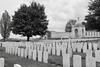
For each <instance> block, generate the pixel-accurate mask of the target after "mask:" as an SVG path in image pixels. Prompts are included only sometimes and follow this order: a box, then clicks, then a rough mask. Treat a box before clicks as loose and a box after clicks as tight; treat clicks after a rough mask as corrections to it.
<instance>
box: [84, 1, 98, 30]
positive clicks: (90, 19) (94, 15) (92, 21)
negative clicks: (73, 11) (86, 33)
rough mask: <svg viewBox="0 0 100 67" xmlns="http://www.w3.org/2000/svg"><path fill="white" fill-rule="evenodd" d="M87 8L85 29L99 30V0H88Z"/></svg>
mask: <svg viewBox="0 0 100 67" xmlns="http://www.w3.org/2000/svg"><path fill="white" fill-rule="evenodd" d="M88 10H89V14H88V15H87V16H86V17H85V20H86V21H87V23H86V29H87V30H97V31H100V0H90V2H89V9H88Z"/></svg>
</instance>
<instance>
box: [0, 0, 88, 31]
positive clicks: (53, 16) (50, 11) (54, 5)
mask: <svg viewBox="0 0 100 67" xmlns="http://www.w3.org/2000/svg"><path fill="white" fill-rule="evenodd" d="M36 1H37V2H40V3H41V4H44V5H45V7H46V10H45V12H46V14H47V16H48V19H49V26H48V27H49V30H53V31H59V32H64V29H65V25H66V23H67V21H68V20H69V19H73V18H74V19H77V17H80V21H83V20H84V17H85V15H86V14H87V9H88V7H87V6H88V1H89V0H36ZM31 2H32V0H1V1H0V16H1V15H2V12H3V11H4V10H7V11H8V12H9V14H10V15H11V16H12V15H13V14H14V11H16V10H17V9H18V8H19V7H20V5H21V4H23V3H25V4H27V5H29V4H30V3H31Z"/></svg>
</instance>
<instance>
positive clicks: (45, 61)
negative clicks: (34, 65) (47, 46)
mask: <svg viewBox="0 0 100 67" xmlns="http://www.w3.org/2000/svg"><path fill="white" fill-rule="evenodd" d="M43 62H44V63H48V52H47V51H44V53H43Z"/></svg>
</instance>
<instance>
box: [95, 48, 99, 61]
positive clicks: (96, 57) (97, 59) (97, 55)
mask: <svg viewBox="0 0 100 67" xmlns="http://www.w3.org/2000/svg"><path fill="white" fill-rule="evenodd" d="M95 60H96V62H100V50H96V51H95Z"/></svg>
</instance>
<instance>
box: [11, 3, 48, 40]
mask: <svg viewBox="0 0 100 67" xmlns="http://www.w3.org/2000/svg"><path fill="white" fill-rule="evenodd" d="M12 20H13V22H12V32H13V33H14V34H19V35H22V36H26V37H27V41H29V39H30V37H32V36H33V35H34V36H36V35H40V36H41V37H42V36H43V35H45V33H46V31H47V28H48V27H47V25H48V20H47V16H46V14H45V7H44V6H43V5H40V4H39V3H36V2H32V3H31V4H30V5H29V6H27V5H25V4H23V5H21V7H20V8H19V9H18V11H16V12H15V15H14V16H13V19H12Z"/></svg>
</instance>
